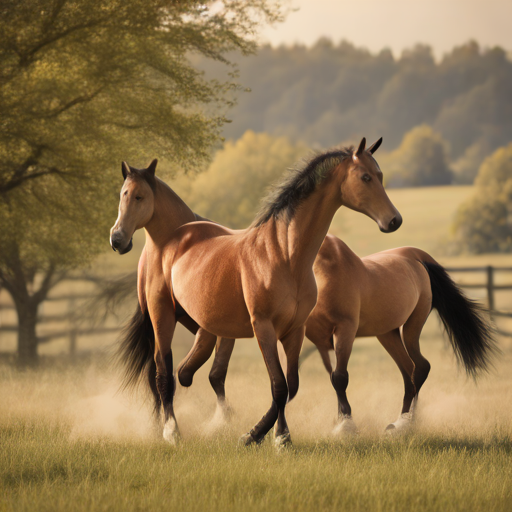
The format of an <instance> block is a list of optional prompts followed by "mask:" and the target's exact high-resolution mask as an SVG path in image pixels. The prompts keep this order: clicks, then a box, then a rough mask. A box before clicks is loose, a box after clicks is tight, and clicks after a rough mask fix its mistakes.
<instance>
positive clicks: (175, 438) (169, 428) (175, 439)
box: [164, 418, 180, 446]
mask: <svg viewBox="0 0 512 512" xmlns="http://www.w3.org/2000/svg"><path fill="white" fill-rule="evenodd" d="M164 439H165V440H166V441H167V442H168V443H169V444H171V445H173V446H176V445H177V444H178V443H179V440H180V432H179V430H178V425H176V421H175V420H174V419H173V418H170V419H168V420H167V421H166V422H165V425H164Z"/></svg>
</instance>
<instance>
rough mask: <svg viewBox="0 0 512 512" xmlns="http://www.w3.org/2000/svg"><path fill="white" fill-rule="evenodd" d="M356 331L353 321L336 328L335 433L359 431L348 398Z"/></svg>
mask: <svg viewBox="0 0 512 512" xmlns="http://www.w3.org/2000/svg"><path fill="white" fill-rule="evenodd" d="M356 332H357V327H356V326H355V325H353V323H352V322H350V323H349V322H346V323H341V324H338V325H337V326H336V328H335V329H334V353H335V355H336V367H335V368H334V371H333V372H332V374H331V382H332V385H333V387H334V389H335V391H336V395H337V396H338V424H337V425H336V427H335V428H334V434H351V433H355V432H356V431H357V428H356V426H355V423H354V421H353V419H352V409H351V407H350V403H349V402H348V398H347V386H348V370H347V367H348V361H349V359H350V355H351V353H352V347H353V345H354V339H355V336H356Z"/></svg>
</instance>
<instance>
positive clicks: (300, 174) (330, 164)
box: [252, 147, 354, 227]
mask: <svg viewBox="0 0 512 512" xmlns="http://www.w3.org/2000/svg"><path fill="white" fill-rule="evenodd" d="M353 151H354V148H353V147H349V148H342V149H335V150H331V151H328V152H326V153H320V154H315V155H313V157H311V158H309V159H307V160H303V161H302V162H300V163H299V165H298V166H297V167H293V168H291V169H289V171H288V173H287V175H286V176H285V177H284V178H283V180H282V181H281V182H280V183H278V184H277V185H275V186H274V187H273V190H272V191H271V192H270V194H268V196H267V197H266V198H265V199H264V200H263V201H262V206H261V209H260V211H259V213H258V214H257V215H256V218H255V219H254V222H253V223H252V226H253V227H258V226H261V225H262V224H265V222H268V221H269V220H270V219H272V218H274V219H277V218H279V217H282V216H284V218H285V219H286V221H287V222H289V221H290V220H291V219H292V217H293V216H294V214H295V212H296V210H297V207H298V206H299V204H300V203H301V202H302V201H304V200H305V199H306V198H307V197H309V196H310V195H311V194H312V193H313V192H314V191H315V189H316V187H317V185H318V184H319V183H321V182H322V181H323V180H324V179H325V178H326V177H327V176H328V174H329V172H330V171H331V170H332V169H333V168H334V167H336V166H337V165H338V164H340V163H341V162H343V160H345V159H346V158H348V157H351V156H352V153H353Z"/></svg>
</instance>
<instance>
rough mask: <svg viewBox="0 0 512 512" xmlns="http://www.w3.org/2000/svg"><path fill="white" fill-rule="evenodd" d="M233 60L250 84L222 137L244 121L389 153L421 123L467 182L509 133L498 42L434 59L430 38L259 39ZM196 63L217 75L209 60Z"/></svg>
mask: <svg viewBox="0 0 512 512" xmlns="http://www.w3.org/2000/svg"><path fill="white" fill-rule="evenodd" d="M235 60H236V59H235ZM238 64H239V70H240V81H241V83H242V84H243V85H244V86H246V87H248V88H250V92H247V93H245V94H242V95H241V96H240V98H239V101H238V104H237V105H236V106H235V107H233V108H232V109H230V110H229V112H228V117H229V118H230V119H232V120H233V122H232V123H230V124H228V125H226V126H225V127H224V131H223V133H224V135H225V136H226V137H227V138H232V139H238V138H240V137H241V136H242V135H243V133H245V131H246V130H248V129H250V130H253V131H256V132H267V133H270V134H273V135H286V136H288V137H290V138H291V139H292V140H302V141H305V142H306V143H307V144H309V145H310V146H312V147H315V146H321V147H328V146H331V145H335V144H339V143H341V142H348V141H350V142H353V141H354V140H358V139H359V138H360V137H361V136H366V137H368V139H371V140H373V139H376V138H378V137H380V136H383V137H384V146H383V149H384V150H386V151H391V150H394V149H396V148H397V147H398V146H399V145H400V143H401V141H402V140H403V138H404V136H405V135H406V133H407V132H409V131H411V130H412V129H413V128H415V127H417V126H420V125H424V124H426V125H429V126H430V127H431V128H432V129H433V131H434V132H436V133H438V134H439V136H440V137H441V138H442V139H444V140H445V141H446V143H447V144H446V148H447V150H448V154H449V158H450V160H451V163H452V169H453V171H454V177H453V181H454V182H455V183H471V182H472V181H473V179H474V177H475V176H476V173H477V171H478V168H479V166H480V164H481V163H482V161H483V160H484V158H485V157H486V156H488V155H489V154H490V153H491V152H492V151H494V150H495V149H497V148H498V147H500V146H503V145H505V144H507V143H509V142H510V140H512V94H510V91H512V62H511V61H510V60H509V59H508V58H507V55H506V53H505V51H504V50H503V49H501V48H498V47H496V48H491V49H483V48H481V47H479V45H478V44H477V43H476V42H473V41H472V42H468V43H466V44H464V45H462V46H459V47H456V48H454V49H453V50H452V51H451V52H449V53H448V54H446V55H445V56H444V57H443V58H442V59H441V60H440V61H439V62H436V60H435V59H434V57H433V53H432V50H431V48H430V47H428V46H423V45H418V46H416V47H414V48H412V49H410V50H408V51H405V52H404V53H403V54H402V55H401V56H400V57H399V58H395V57H394V56H393V55H392V53H391V52H390V51H389V50H386V49H384V50H382V51H381V52H380V53H377V54H373V53H371V52H369V51H368V50H366V49H362V48H357V47H355V46H353V45H352V44H350V43H348V42H341V43H339V44H334V43H332V42H331V41H330V40H328V39H321V40H319V41H318V42H317V43H316V44H315V45H314V46H312V47H305V46H300V45H295V46H292V47H284V46H283V47H279V48H272V47H271V46H264V47H262V48H261V49H260V50H259V52H258V53H257V55H254V56H251V57H249V58H247V59H244V60H241V59H239V61H238ZM199 65H200V66H201V67H202V68H203V69H204V70H205V71H206V74H207V75H212V76H220V72H219V68H218V66H216V65H215V63H206V62H205V61H204V60H201V62H200V63H199Z"/></svg>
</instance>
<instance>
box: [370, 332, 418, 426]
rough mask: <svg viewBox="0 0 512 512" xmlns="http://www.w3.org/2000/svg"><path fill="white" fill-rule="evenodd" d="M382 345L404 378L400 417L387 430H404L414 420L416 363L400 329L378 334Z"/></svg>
mask: <svg viewBox="0 0 512 512" xmlns="http://www.w3.org/2000/svg"><path fill="white" fill-rule="evenodd" d="M377 338H378V340H379V341H380V342H381V344H382V346H383V347H384V348H385V349H386V351H387V352H388V354H389V355H390V356H391V357H392V358H393V360H394V361H395V363H396V365H397V366H398V369H399V370H400V372H401V374H402V378H403V379H404V401H403V405H402V412H401V413H400V417H399V418H398V420H397V421H395V422H394V423H391V424H389V425H388V426H387V427H386V430H388V431H390V430H395V429H397V430H403V429H404V428H407V427H409V426H410V423H411V421H412V410H411V405H412V401H413V399H414V396H415V395H416V387H415V386H414V383H413V381H412V375H413V372H414V363H413V361H412V359H411V358H410V357H409V354H408V353H407V351H406V350H405V347H404V344H403V343H402V338H401V336H400V331H399V329H395V330H393V331H390V332H388V333H386V334H382V335H380V336H377Z"/></svg>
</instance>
